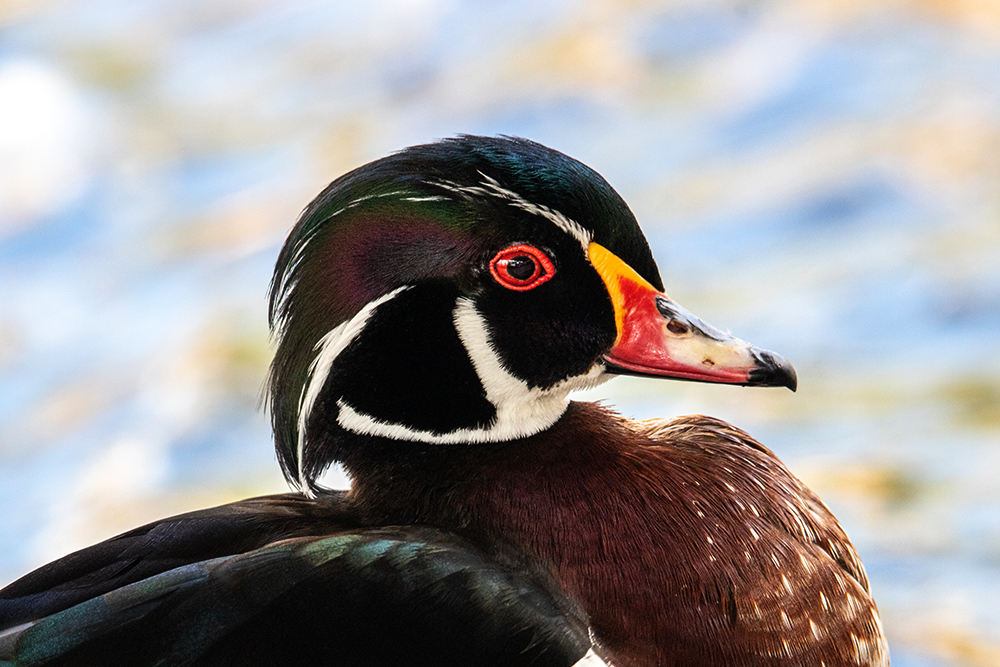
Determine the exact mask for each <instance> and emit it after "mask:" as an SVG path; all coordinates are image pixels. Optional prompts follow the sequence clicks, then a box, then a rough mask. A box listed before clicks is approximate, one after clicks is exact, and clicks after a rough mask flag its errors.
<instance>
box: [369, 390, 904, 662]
mask: <svg viewBox="0 0 1000 667" xmlns="http://www.w3.org/2000/svg"><path fill="white" fill-rule="evenodd" d="M446 449H451V448H446ZM442 457H447V462H446V463H445V459H444V458H442ZM410 467H411V469H410V470H408V471H407V472H406V474H405V475H398V476H397V475H393V477H394V478H395V479H396V480H399V479H412V477H410V475H414V474H416V475H422V478H421V477H418V479H423V480H425V483H426V484H428V485H429V486H428V488H426V489H424V490H422V491H421V492H420V493H419V494H416V495H414V494H413V493H412V492H409V493H407V492H398V493H395V494H394V493H393V491H392V490H391V489H390V488H389V487H391V486H392V484H391V483H390V482H386V481H385V480H384V481H383V483H382V484H375V485H371V484H362V485H359V486H358V487H356V492H357V493H358V494H359V495H358V497H357V500H358V501H360V502H361V504H363V505H367V506H369V509H371V507H372V505H371V503H373V502H375V503H377V504H380V505H381V506H382V507H380V508H379V513H380V514H381V513H384V512H385V511H386V507H387V505H389V504H392V503H393V502H397V501H394V500H392V499H391V496H393V495H395V498H396V499H399V498H404V497H409V498H411V499H412V498H415V497H416V498H421V499H422V500H421V506H420V507H417V508H415V507H413V506H412V504H411V505H409V506H408V507H406V508H405V509H404V508H403V507H402V506H401V507H400V508H399V511H400V512H405V513H406V514H409V515H410V516H407V517H400V518H405V519H406V520H407V521H414V522H421V523H423V522H426V523H432V524H434V525H439V526H441V527H444V528H449V529H452V530H457V531H459V532H463V533H465V534H467V535H472V536H475V537H478V538H480V539H484V540H499V541H506V542H508V543H513V544H515V545H516V546H518V547H520V548H521V549H523V550H525V551H527V552H529V553H532V554H535V555H537V556H538V557H539V558H542V559H544V560H546V561H548V562H550V563H551V564H552V567H553V570H554V572H555V574H556V576H557V578H558V579H559V580H560V581H561V582H562V583H563V585H564V586H565V587H566V589H567V590H568V591H570V592H571V593H572V594H573V595H574V596H576V597H577V598H578V599H579V600H580V601H581V602H582V603H583V606H584V608H585V609H586V610H587V612H588V614H589V615H590V617H591V620H592V624H593V628H594V631H595V634H596V636H597V638H598V640H599V641H600V642H601V643H602V644H603V645H604V646H606V647H607V648H608V649H610V651H611V653H612V654H613V656H614V664H615V665H616V666H617V667H626V666H640V665H641V666H646V665H650V666H652V665H713V666H716V667H718V666H724V665H725V666H728V665H732V666H736V665H755V666H756V665H760V666H763V665H768V666H771V665H773V666H778V665H781V666H789V667H790V666H792V665H796V666H804V665H816V666H817V667H819V666H821V665H822V666H825V667H838V666H844V667H847V666H849V665H850V666H858V665H888V649H887V647H886V643H885V638H884V636H883V633H882V629H881V625H880V622H879V616H878V611H877V610H876V607H875V603H874V601H873V600H872V598H871V596H870V595H869V593H868V581H867V578H866V577H865V573H864V569H863V567H862V565H861V562H860V560H859V559H858V557H857V554H856V553H855V551H854V548H853V547H852V545H851V543H850V541H849V540H848V538H847V536H846V534H845V533H844V531H843V530H842V529H841V527H840V525H839V524H838V523H837V520H836V519H835V518H834V517H833V515H832V514H831V513H830V511H829V510H828V509H827V508H826V506H825V505H823V503H822V502H821V501H820V500H819V498H817V497H816V495H815V494H813V493H812V492H811V491H810V490H809V489H808V488H806V487H805V486H804V485H803V484H802V483H801V482H799V480H797V479H796V478H795V477H794V476H793V475H792V474H791V473H790V472H788V470H787V469H786V468H785V467H784V466H783V465H782V464H781V462H780V461H779V460H778V459H777V458H776V457H775V456H774V454H772V453H771V452H770V451H769V450H768V449H766V448H765V447H763V446H762V445H760V444H759V443H757V442H756V441H754V440H753V439H752V438H750V437H749V436H748V435H747V434H745V433H743V432H742V431H740V430H738V429H736V428H734V427H732V426H730V425H728V424H726V423H724V422H721V421H719V420H716V419H711V418H708V417H700V416H696V417H681V418H677V419H673V420H669V421H665V420H656V421H649V422H634V421H629V420H626V419H624V418H622V417H619V416H617V415H614V414H613V413H611V412H610V411H608V410H605V409H603V408H600V407H598V406H596V405H592V404H586V403H574V404H573V405H572V406H571V408H570V409H569V411H568V412H567V414H566V416H565V417H564V418H563V419H562V420H560V422H559V423H558V424H557V425H556V426H554V427H553V428H551V429H549V430H548V431H546V432H544V433H542V434H539V435H537V436H533V437H531V438H527V439H525V440H522V441H519V442H517V443H508V444H506V445H503V446H499V447H493V446H490V445H475V446H469V447H463V448H460V450H452V451H451V452H450V453H447V454H446V453H444V452H441V451H438V452H435V453H433V454H428V455H427V456H425V457H421V458H420V459H419V461H418V462H417V463H415V464H412V463H411V464H410ZM413 467H416V468H423V470H414V469H412V468H413ZM397 472H398V471H397ZM372 481H374V480H372ZM375 489H378V491H379V492H378V493H375ZM366 491H367V493H366ZM397 491H399V490H398V489H397ZM376 496H378V497H381V498H382V500H381V501H378V500H376ZM392 514H393V512H392V511H391V510H390V511H389V515H390V516H391V515H392Z"/></svg>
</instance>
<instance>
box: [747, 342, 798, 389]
mask: <svg viewBox="0 0 1000 667" xmlns="http://www.w3.org/2000/svg"><path fill="white" fill-rule="evenodd" d="M753 356H754V358H755V359H756V360H757V367H756V368H754V369H753V370H752V371H750V376H749V378H748V380H747V384H748V385H749V386H752V387H788V388H789V389H791V390H792V391H795V390H796V389H797V388H798V386H799V378H798V376H797V375H796V374H795V369H794V368H792V365H791V364H790V363H788V360H787V359H785V358H784V357H782V356H781V355H780V354H775V353H774V352H771V351H770V350H759V349H755V350H754V351H753Z"/></svg>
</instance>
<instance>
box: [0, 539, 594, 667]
mask: <svg viewBox="0 0 1000 667" xmlns="http://www.w3.org/2000/svg"><path fill="white" fill-rule="evenodd" d="M590 650H591V646H590V640H589V636H588V629H587V619H586V617H585V616H584V614H583V613H582V612H581V611H580V610H579V608H578V607H577V606H576V605H574V604H573V603H572V602H571V601H570V600H569V599H568V598H567V597H566V596H565V595H564V594H562V593H561V592H560V591H559V589H558V588H557V587H556V586H555V584H554V582H553V581H552V580H551V578H550V577H548V575H546V574H545V573H541V572H538V573H526V572H523V571H516V570H514V569H512V568H508V567H506V566H503V565H500V564H498V563H497V562H496V561H494V560H492V559H489V558H486V557H485V556H484V555H483V554H482V553H481V552H479V551H477V550H476V549H475V548H474V547H472V546H471V545H469V544H468V543H466V542H463V541H462V540H460V539H459V538H457V537H455V536H453V535H450V534H447V533H442V532H441V531H438V530H435V529H431V528H423V527H402V528H384V529H369V530H363V531H354V532H348V533H342V534H338V535H331V536H326V537H310V538H294V539H289V540H284V541H281V542H277V543H274V544H271V545H268V546H266V547H263V548H260V549H256V550H253V551H249V552H246V553H243V554H238V555H233V556H224V557H220V558H215V559H211V560H204V561H200V562H197V563H191V564H188V565H184V566H181V567H178V568H176V569H173V570H169V571H166V572H163V573H161V574H157V575H155V576H153V577H151V578H149V579H145V580H143V581H139V582H136V583H132V584H129V585H126V586H124V587H121V588H118V589H116V590H113V591H111V592H109V593H106V594H104V595H101V596H99V597H95V598H92V599H90V600H87V601H86V602H83V603H81V604H78V605H76V606H74V607H71V608H69V609H66V610H64V611H62V612H59V613H56V614H53V615H51V616H48V617H46V618H42V619H40V620H37V621H35V622H33V623H31V624H27V625H26V627H23V628H14V629H10V630H8V631H6V632H5V633H0V664H3V665H6V664H13V665H16V666H17V667H40V666H42V665H46V666H56V665H108V666H113V665H128V666H130V667H141V666H142V665H198V666H208V665H213V666H214V665H240V666H241V667H252V666H254V665H269V666H270V665H307V664H308V665H338V666H339V665H344V666H347V665H366V666H380V665H384V666H386V667H388V666H389V665H394V666H395V665H403V664H408V665H409V664H433V665H436V666H443V665H456V666H457V665H482V666H484V667H486V666H489V665H497V666H499V665H508V666H511V665H514V666H517V665H553V666H555V665H566V666H569V665H573V664H575V663H577V662H578V661H579V660H580V659H581V658H583V657H584V656H585V655H593V654H589V651H590ZM5 660H6V661H8V662H3V661H5ZM592 660H595V661H594V662H592V663H591V662H588V664H603V663H601V662H598V661H596V659H592Z"/></svg>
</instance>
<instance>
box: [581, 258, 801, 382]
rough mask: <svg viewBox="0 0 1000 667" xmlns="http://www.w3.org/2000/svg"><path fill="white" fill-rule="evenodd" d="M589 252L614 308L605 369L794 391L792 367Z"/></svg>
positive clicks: (618, 265) (611, 261)
mask: <svg viewBox="0 0 1000 667" xmlns="http://www.w3.org/2000/svg"><path fill="white" fill-rule="evenodd" d="M589 255H590V262H591V264H593V266H594V268H595V269H597V273H598V274H600V276H601V279H602V280H603V281H604V284H605V285H606V286H607V289H608V293H609V294H610V295H611V302H612V304H613V305H614V310H615V325H616V326H617V329H618V338H617V339H616V340H615V344H614V346H612V348H611V350H610V351H608V353H607V354H605V355H604V363H605V366H606V369H607V371H608V372H609V373H617V374H622V375H643V376H652V377H667V378H677V379H681V380H694V381H697V382H719V383H724V384H738V385H747V386H755V387H788V388H789V389H791V390H792V391H795V387H796V384H797V380H796V377H795V369H793V368H792V365H791V364H789V363H788V361H787V360H786V359H785V358H784V357H782V356H780V355H777V354H775V353H774V352H770V351H768V350H762V349H760V348H758V347H754V346H753V345H751V344H749V343H747V342H744V341H742V340H740V339H739V338H734V337H733V336H730V335H729V334H726V333H723V332H721V331H719V330H718V329H716V328H715V327H713V326H711V325H710V324H708V323H706V322H703V321H702V320H701V319H699V318H698V317H696V316H695V315H694V314H692V313H690V312H688V311H687V310H686V309H684V308H683V307H681V306H680V305H679V304H678V303H676V302H675V301H673V300H672V299H670V297H668V296H667V295H666V294H663V293H662V292H659V291H658V290H657V289H656V288H655V287H653V286H652V285H650V284H649V282H648V281H647V280H646V279H645V278H643V277H642V276H640V275H639V274H638V273H636V272H635V270H634V269H632V267H630V266H629V265H628V264H626V263H625V262H623V261H622V260H621V259H619V258H618V257H617V256H616V255H615V254H614V253H612V252H611V251H609V250H607V249H606V248H604V247H603V246H601V245H599V244H597V243H591V244H590V248H589Z"/></svg>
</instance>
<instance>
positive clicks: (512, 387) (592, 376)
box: [337, 298, 610, 444]
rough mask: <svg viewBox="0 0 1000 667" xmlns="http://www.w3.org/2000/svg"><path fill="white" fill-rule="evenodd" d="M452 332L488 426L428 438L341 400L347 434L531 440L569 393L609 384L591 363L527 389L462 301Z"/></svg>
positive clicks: (432, 437) (555, 417) (432, 435)
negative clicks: (480, 393) (488, 411)
mask: <svg viewBox="0 0 1000 667" xmlns="http://www.w3.org/2000/svg"><path fill="white" fill-rule="evenodd" d="M453 312H454V314H453V317H454V321H455V328H456V330H457V331H458V336H459V338H460V339H461V341H462V344H463V345H464V346H465V349H466V351H467V352H468V354H469V357H470V359H471V360H472V365H473V367H474V368H475V370H476V375H478V376H479V380H480V382H481V383H482V385H483V388H484V389H485V390H486V398H487V400H489V401H490V403H492V404H493V406H494V407H495V408H496V411H497V416H496V420H495V421H494V423H493V424H492V425H490V426H489V427H486V428H478V429H460V430H457V431H451V432H449V433H441V434H439V433H431V432H429V431H422V430H418V429H414V428H411V427H409V426H405V425H403V424H398V423H391V422H386V421H382V420H380V419H377V418H375V417H373V416H371V415H367V414H364V413H362V412H359V411H357V410H355V409H354V408H353V407H352V406H351V405H350V404H348V403H347V402H346V401H344V400H343V399H341V400H340V401H339V402H338V406H339V407H340V411H339V414H338V417H337V422H338V423H339V424H340V425H341V427H343V428H344V429H347V430H348V431H351V432H353V433H358V434H360V435H375V436H382V437H387V438H393V439H396V440H411V441H417V442H427V443H431V444H450V443H463V442H501V441H505V440H515V439H517V438H523V437H526V436H529V435H533V434H535V433H538V432H540V431H543V430H545V429H547V428H548V427H549V426H551V425H552V424H554V423H555V422H556V420H558V419H559V417H561V416H562V414H563V412H565V411H566V407H567V406H568V405H569V394H570V392H573V391H577V390H580V389H586V388H589V387H593V386H595V385H598V384H600V383H601V382H604V381H606V380H608V379H610V376H609V375H605V374H604V372H603V371H604V366H603V364H600V363H598V364H595V365H594V366H593V367H592V368H591V369H590V370H589V371H588V372H587V373H585V374H583V375H579V376H576V377H572V378H568V379H566V380H563V381H562V382H559V383H558V384H556V385H554V386H552V387H549V388H548V389H539V388H534V389H532V388H529V387H528V385H527V383H525V382H524V381H522V380H519V379H517V378H516V377H514V376H513V375H511V374H510V373H509V372H507V370H505V369H504V368H503V366H502V365H501V363H500V359H499V357H498V356H497V353H496V350H495V349H494V348H493V344H492V343H491V342H490V340H489V334H488V332H487V330H486V322H485V321H484V320H483V316H482V315H481V314H480V313H479V311H477V310H476V307H475V305H474V304H473V303H472V301H471V300H469V299H465V298H461V299H459V300H458V301H457V303H456V304H455V310H454V311H453Z"/></svg>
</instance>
